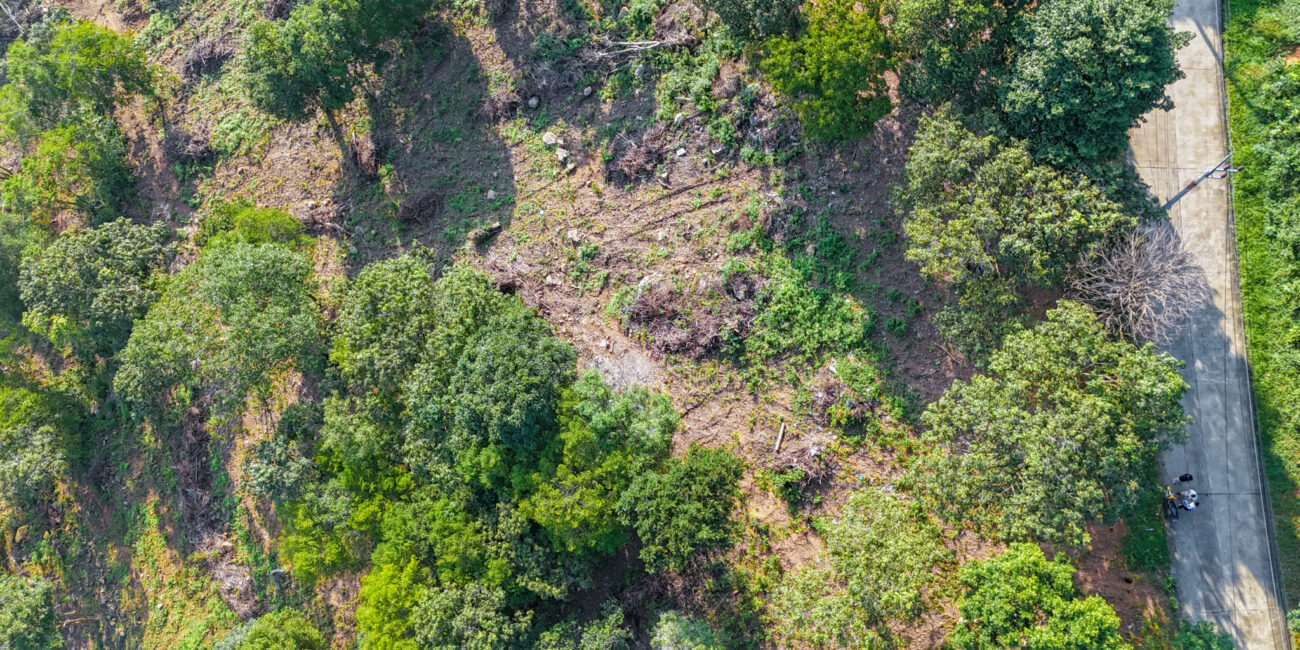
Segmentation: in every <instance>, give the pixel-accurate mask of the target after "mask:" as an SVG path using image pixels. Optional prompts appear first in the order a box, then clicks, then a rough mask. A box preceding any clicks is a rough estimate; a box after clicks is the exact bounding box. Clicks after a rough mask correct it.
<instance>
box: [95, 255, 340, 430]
mask: <svg viewBox="0 0 1300 650" xmlns="http://www.w3.org/2000/svg"><path fill="white" fill-rule="evenodd" d="M315 288H316V287H315V282H314V280H313V278H312V265H311V261H310V260H308V259H307V258H306V257H305V256H304V255H302V254H300V253H296V252H294V251H291V250H289V249H287V248H285V247H283V246H280V245H276V244H256V245H255V244H245V243H236V244H230V245H228V246H220V247H215V248H214V247H209V248H207V249H206V250H204V251H203V253H202V254H201V255H200V256H199V259H198V260H197V261H196V262H195V263H193V264H191V265H190V266H187V267H186V268H185V269H183V270H182V271H181V272H180V273H178V274H176V275H174V276H172V277H171V278H169V280H168V281H167V283H166V286H165V288H164V289H163V292H162V296H161V297H160V298H159V299H158V301H157V302H156V303H155V304H154V305H153V307H151V308H150V309H149V311H148V313H147V314H146V315H145V317H144V319H143V320H141V321H139V322H137V323H136V326H135V328H134V330H133V331H132V332H131V338H130V339H129V340H128V342H127V344H126V347H125V348H123V349H122V352H121V353H120V354H119V359H120V361H121V367H120V369H119V370H118V372H117V375H116V376H115V377H114V380H113V385H114V388H115V389H116V390H117V392H118V393H119V394H121V395H122V397H123V398H125V399H126V400H127V401H128V402H130V403H132V404H134V405H138V406H144V407H146V410H148V409H149V408H152V407H156V406H158V400H159V398H160V396H164V395H167V394H168V393H169V391H171V390H172V389H173V388H176V387H184V388H187V389H195V388H199V387H200V386H202V387H205V388H206V389H209V390H212V391H213V394H214V396H215V397H216V398H217V402H218V404H219V405H221V406H223V407H224V406H231V405H234V404H241V403H242V402H243V400H244V399H245V398H246V397H247V395H248V393H249V391H255V392H257V393H259V394H265V393H266V392H267V391H269V390H270V387H271V386H270V382H271V380H272V378H273V377H274V375H275V374H276V373H277V372H279V371H283V370H286V369H289V368H290V367H293V368H298V369H311V368H313V367H315V366H316V364H318V363H319V361H320V360H319V355H320V353H321V351H322V350H321V348H322V342H321V334H320V311H319V307H318V306H317V305H316V303H315V299H314V297H313V293H314V291H315Z"/></svg>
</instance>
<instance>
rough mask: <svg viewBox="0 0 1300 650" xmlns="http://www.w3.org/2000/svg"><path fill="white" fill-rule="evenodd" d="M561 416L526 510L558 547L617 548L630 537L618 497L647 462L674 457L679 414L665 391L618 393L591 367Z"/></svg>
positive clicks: (607, 550)
mask: <svg viewBox="0 0 1300 650" xmlns="http://www.w3.org/2000/svg"><path fill="white" fill-rule="evenodd" d="M559 422H560V427H559V435H557V436H556V437H555V438H554V439H553V440H552V442H551V444H550V445H548V447H547V449H546V450H544V451H543V453H542V455H541V462H540V463H539V468H538V471H537V472H535V473H534V474H533V475H532V477H531V482H532V483H533V484H534V485H535V487H533V488H532V493H531V494H530V495H529V496H528V497H527V498H526V499H525V500H524V502H523V504H522V505H521V507H522V509H523V512H524V513H525V514H526V515H527V516H528V517H530V518H531V519H533V520H534V521H536V522H537V523H538V524H539V525H540V526H541V527H542V529H543V530H545V531H546V533H547V534H548V535H549V536H550V537H551V540H552V542H553V543H554V544H555V546H556V548H557V550H565V551H569V552H575V551H581V552H591V551H597V552H601V553H610V552H613V551H614V550H615V549H616V548H618V547H619V546H621V545H622V544H623V543H624V542H625V541H626V534H625V531H626V527H625V526H624V525H623V524H622V522H621V521H620V519H619V516H618V511H617V506H618V501H619V498H620V497H621V495H622V493H623V491H624V490H626V489H627V488H628V486H630V485H631V483H632V480H633V478H634V477H635V475H636V474H637V471H638V470H639V469H640V468H644V467H652V466H654V465H655V464H656V463H657V462H658V461H659V459H661V458H663V457H665V456H667V455H668V451H669V447H670V445H671V444H672V435H673V431H674V430H676V428H677V412H676V411H675V410H673V407H672V403H671V402H670V401H669V399H668V397H667V396H665V395H652V394H650V392H649V391H646V390H645V389H644V388H640V387H635V388H632V389H630V390H628V391H626V392H623V393H615V392H614V391H612V390H610V388H609V387H608V386H607V385H606V384H605V382H604V381H603V380H602V379H601V378H600V375H598V374H596V373H594V372H590V373H587V374H585V375H583V377H582V379H581V380H579V381H578V382H577V383H576V384H575V385H574V386H573V388H572V389H570V390H569V391H567V392H566V394H565V395H564V397H563V398H561V400H560V413H559Z"/></svg>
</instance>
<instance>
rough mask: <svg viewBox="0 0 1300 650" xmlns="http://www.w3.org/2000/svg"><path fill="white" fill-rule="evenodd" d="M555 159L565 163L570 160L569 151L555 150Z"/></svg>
mask: <svg viewBox="0 0 1300 650" xmlns="http://www.w3.org/2000/svg"><path fill="white" fill-rule="evenodd" d="M555 159H556V160H558V161H560V162H564V161H566V160H568V159H569V150H568V149H564V148H560V149H556V150H555Z"/></svg>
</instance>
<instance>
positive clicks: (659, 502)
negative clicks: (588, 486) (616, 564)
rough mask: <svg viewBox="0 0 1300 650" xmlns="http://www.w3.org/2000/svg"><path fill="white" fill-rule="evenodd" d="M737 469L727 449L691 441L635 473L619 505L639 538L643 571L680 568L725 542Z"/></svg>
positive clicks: (735, 492) (736, 495)
mask: <svg viewBox="0 0 1300 650" xmlns="http://www.w3.org/2000/svg"><path fill="white" fill-rule="evenodd" d="M741 470H742V466H741V461H740V459H739V458H736V457H735V456H733V455H732V454H731V453H729V452H726V451H722V450H719V449H708V448H704V447H698V446H692V447H691V449H690V450H689V451H688V452H687V453H686V457H685V458H684V459H681V460H678V459H676V458H673V459H670V460H669V461H668V463H667V467H666V468H665V470H664V471H662V472H650V473H644V474H641V475H640V476H638V477H637V478H636V480H635V481H634V482H633V483H632V486H631V487H630V488H629V489H628V490H627V492H626V493H624V496H623V501H622V502H621V503H620V504H619V509H620V511H621V512H622V513H623V517H624V521H625V522H627V523H628V524H629V525H631V526H633V528H635V530H636V533H637V536H638V537H640V538H641V542H642V544H643V545H642V547H641V559H642V560H643V561H645V563H646V569H647V570H648V571H652V572H653V571H661V570H665V569H667V570H672V571H680V570H682V569H684V568H685V567H686V565H687V564H688V563H689V562H690V561H691V559H692V558H694V557H695V554H696V553H698V552H702V551H710V550H721V549H725V548H727V547H728V546H730V545H731V542H732V533H733V528H734V526H733V522H732V520H731V511H732V510H734V509H735V508H736V502H737V500H738V499H739V498H740V488H739V487H737V485H736V482H737V481H738V480H739V479H740V475H741Z"/></svg>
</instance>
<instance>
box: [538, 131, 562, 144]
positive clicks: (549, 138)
mask: <svg viewBox="0 0 1300 650" xmlns="http://www.w3.org/2000/svg"><path fill="white" fill-rule="evenodd" d="M542 144H544V145H546V146H548V147H554V146H556V145H558V144H560V137H559V136H557V135H555V134H554V133H551V132H550V131H547V132H546V133H543V134H542Z"/></svg>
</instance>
